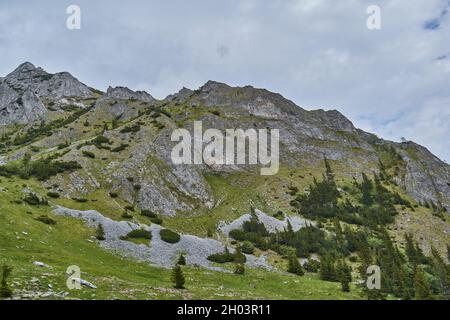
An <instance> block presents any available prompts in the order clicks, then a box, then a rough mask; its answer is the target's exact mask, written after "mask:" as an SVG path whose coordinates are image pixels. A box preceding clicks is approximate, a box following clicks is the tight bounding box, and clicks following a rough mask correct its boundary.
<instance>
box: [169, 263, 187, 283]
mask: <svg viewBox="0 0 450 320" xmlns="http://www.w3.org/2000/svg"><path fill="white" fill-rule="evenodd" d="M170 280H172V282H173V286H174V288H176V289H184V283H185V279H184V275H183V271H182V270H181V267H180V266H179V265H178V264H177V265H175V267H174V268H173V269H172V275H171V278H170Z"/></svg>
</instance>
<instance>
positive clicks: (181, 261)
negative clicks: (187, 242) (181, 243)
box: [177, 254, 186, 266]
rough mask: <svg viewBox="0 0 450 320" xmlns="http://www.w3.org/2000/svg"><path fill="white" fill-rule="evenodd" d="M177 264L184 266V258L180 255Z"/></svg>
mask: <svg viewBox="0 0 450 320" xmlns="http://www.w3.org/2000/svg"><path fill="white" fill-rule="evenodd" d="M177 264H178V265H180V266H185V265H186V258H185V257H184V255H183V254H180V257H179V258H178V261H177Z"/></svg>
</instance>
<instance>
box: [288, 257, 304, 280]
mask: <svg viewBox="0 0 450 320" xmlns="http://www.w3.org/2000/svg"><path fill="white" fill-rule="evenodd" d="M287 271H288V272H289V273H293V274H296V275H298V276H303V275H304V274H305V272H304V271H303V268H302V265H301V264H300V262H299V261H298V258H297V257H296V256H294V255H291V256H290V257H289V260H288V270H287Z"/></svg>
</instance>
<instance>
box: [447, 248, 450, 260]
mask: <svg viewBox="0 0 450 320" xmlns="http://www.w3.org/2000/svg"><path fill="white" fill-rule="evenodd" d="M447 261H448V262H449V263H450V245H449V244H447Z"/></svg>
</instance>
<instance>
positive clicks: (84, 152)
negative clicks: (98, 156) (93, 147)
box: [82, 150, 95, 159]
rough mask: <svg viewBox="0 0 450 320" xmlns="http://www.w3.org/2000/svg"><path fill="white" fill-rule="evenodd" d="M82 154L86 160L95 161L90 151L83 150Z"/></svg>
mask: <svg viewBox="0 0 450 320" xmlns="http://www.w3.org/2000/svg"><path fill="white" fill-rule="evenodd" d="M82 153H83V156H85V157H86V158H91V159H95V154H94V153H93V152H91V151H87V150H83V151H82Z"/></svg>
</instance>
